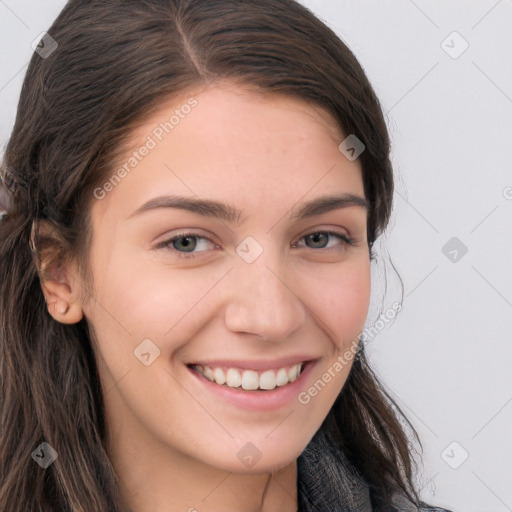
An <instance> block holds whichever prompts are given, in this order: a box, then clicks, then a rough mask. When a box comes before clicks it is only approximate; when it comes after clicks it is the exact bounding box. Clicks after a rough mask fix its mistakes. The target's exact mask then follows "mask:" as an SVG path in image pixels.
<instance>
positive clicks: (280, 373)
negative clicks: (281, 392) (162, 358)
mask: <svg viewBox="0 0 512 512" xmlns="http://www.w3.org/2000/svg"><path fill="white" fill-rule="evenodd" d="M303 366H304V363H299V364H295V365H293V366H291V367H287V368H279V370H277V371H275V370H265V371H264V372H261V373H260V374H259V373H258V372H256V371H254V370H244V371H242V372H241V371H240V370H238V369H237V368H228V369H227V371H224V370H223V369H222V368H218V367H217V368H211V367H209V366H204V365H194V368H195V369H196V370H197V371H198V372H199V373H200V374H201V375H203V376H204V377H206V378H207V379H208V380H210V381H211V382H216V383H217V384H219V385H221V386H223V385H225V386H228V387H230V388H239V387H242V389H245V390H247V391H252V390H255V389H266V390H271V389H275V388H276V386H285V385H286V384H288V383H290V382H293V381H294V380H296V379H297V378H298V377H299V375H300V373H301V370H302V368H303Z"/></svg>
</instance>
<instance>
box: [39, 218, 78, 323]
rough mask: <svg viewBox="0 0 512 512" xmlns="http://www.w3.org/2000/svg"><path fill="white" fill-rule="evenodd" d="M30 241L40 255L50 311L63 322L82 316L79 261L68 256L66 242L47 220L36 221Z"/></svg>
mask: <svg viewBox="0 0 512 512" xmlns="http://www.w3.org/2000/svg"><path fill="white" fill-rule="evenodd" d="M30 244H31V247H32V250H33V251H34V253H35V255H36V256H37V259H36V261H37V262H38V263H37V266H38V273H39V279H40V281H41V288H42V290H43V293H44V296H45V300H46V304H47V307H48V312H49V313H50V315H51V316H52V317H53V318H54V319H55V320H57V321H58V322H60V323H63V324H75V323H77V322H79V321H80V320H81V319H82V318H83V309H82V303H81V297H82V294H81V284H80V280H79V278H78V268H77V265H76V263H75V262H72V261H69V258H66V257H65V251H66V242H65V241H64V240H63V239H62V238H61V237H59V236H58V234H57V232H56V230H55V229H54V228H52V227H51V226H50V224H48V223H47V222H46V221H38V223H37V225H36V224H35V223H34V224H33V228H32V235H31V239H30Z"/></svg>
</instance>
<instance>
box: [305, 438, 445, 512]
mask: <svg viewBox="0 0 512 512" xmlns="http://www.w3.org/2000/svg"><path fill="white" fill-rule="evenodd" d="M297 498H298V507H299V508H298V512H372V511H373V508H372V504H371V500H370V489H369V487H368V484H367V483H366V482H365V480H363V478H362V477H361V476H360V475H359V473H358V472H357V470H356V469H355V468H354V466H352V465H351V464H350V462H349V461H348V460H347V458H346V457H345V455H344V454H343V452H342V451H341V450H338V449H337V448H336V447H335V445H334V443H333V441H332V438H331V437H330V435H329V433H328V432H325V431H323V430H322V429H320V430H319V431H318V432H316V434H315V435H314V436H313V438H312V439H311V441H310V442H309V444H308V445H307V446H306V448H305V449H304V451H303V452H302V453H301V455H300V456H299V458H298V459H297ZM389 512H450V511H449V510H445V509H442V508H432V507H422V508H418V507H416V506H415V505H414V504H413V503H411V502H410V501H409V500H408V499H407V497H406V496H404V495H400V496H397V497H396V499H395V500H394V510H389Z"/></svg>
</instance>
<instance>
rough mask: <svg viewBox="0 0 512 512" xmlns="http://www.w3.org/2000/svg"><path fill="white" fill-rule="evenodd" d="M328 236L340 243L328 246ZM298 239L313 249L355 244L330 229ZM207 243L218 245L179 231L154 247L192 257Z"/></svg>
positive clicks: (184, 257)
mask: <svg viewBox="0 0 512 512" xmlns="http://www.w3.org/2000/svg"><path fill="white" fill-rule="evenodd" d="M329 237H331V238H337V239H338V241H341V244H338V245H337V246H336V245H334V246H333V245H331V246H330V247H329V245H328V244H329ZM300 240H305V241H306V244H308V242H309V243H312V244H313V246H311V245H307V247H309V248H310V249H313V250H315V251H317V250H320V249H328V250H330V249H336V247H338V248H340V247H341V248H344V247H347V246H352V245H355V241H354V240H353V239H352V238H349V237H348V236H347V235H345V234H344V233H338V232H336V231H330V230H325V231H314V232H312V233H309V234H307V235H304V236H303V237H301V238H300ZM209 243H210V244H212V245H213V246H214V247H215V248H218V247H219V246H218V245H217V244H216V243H215V242H213V241H212V240H210V239H209V238H207V237H205V236H201V235H199V234H198V233H194V232H184V233H179V234H177V235H175V236H173V237H172V238H169V239H168V240H164V241H163V242H160V243H159V244H158V245H157V246H156V249H166V250H170V251H171V252H174V253H175V254H176V256H177V257H178V258H183V259H193V258H196V257H197V256H196V253H198V252H205V251H207V250H208V244H209ZM297 246H298V245H297V243H295V244H293V245H292V248H296V247H297ZM198 248H202V249H203V250H196V249H198Z"/></svg>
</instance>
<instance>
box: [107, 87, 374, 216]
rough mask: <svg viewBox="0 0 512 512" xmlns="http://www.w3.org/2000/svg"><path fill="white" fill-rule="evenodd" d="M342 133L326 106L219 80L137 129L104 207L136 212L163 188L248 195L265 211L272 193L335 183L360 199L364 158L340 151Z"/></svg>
mask: <svg viewBox="0 0 512 512" xmlns="http://www.w3.org/2000/svg"><path fill="white" fill-rule="evenodd" d="M344 138H345V135H344V134H343V132H342V131H341V129H340V128H339V126H338V125H337V123H336V122H335V121H334V119H333V118H332V116H331V115H330V114H329V112H327V110H325V109H323V108H322V107H319V106H317V105H312V104H308V103H306V102H304V101H302V100H300V99H297V98H294V97H290V96H285V95H281V94H259V93H256V92H254V91H251V90H249V89H248V88H246V87H242V86H238V85H233V84H222V83H221V84H216V85H213V86H212V85H210V86H208V87H203V88H201V89H196V90H190V91H187V92H184V93H183V94H181V95H180V96H177V97H175V98H173V99H170V100H169V101H166V102H163V103H162V104H161V106H159V108H158V110H157V111H155V112H154V113H152V114H151V115H150V116H149V117H148V118H147V119H145V120H144V122H143V123H142V124H140V125H139V126H138V128H137V129H136V130H134V132H133V133H132V136H131V137H130V139H129V141H128V142H129V146H127V147H129V149H127V151H126V153H125V154H124V155H123V156H122V158H120V159H119V160H118V161H117V162H116V165H115V166H114V168H113V169H112V172H113V174H115V173H116V169H120V168H122V167H123V166H124V168H125V170H126V171H127V172H124V173H122V174H123V175H124V177H123V179H122V180H120V181H119V180H116V181H118V183H116V185H115V186H114V187H113V190H112V191H110V192H109V193H108V194H107V197H106V198H105V200H103V201H102V203H103V204H102V206H100V207H103V208H106V207H107V204H108V203H111V202H112V203H115V202H127V203H130V206H131V207H132V209H135V208H136V207H137V205H138V203H141V201H143V200H144V199H147V198H148V197H149V196H151V195H152V194H153V195H157V194H161V193H165V192H168V193H180V194H188V195H198V196H201V197H207V198H208V197H212V198H213V196H215V198H218V199H220V198H221V196H222V198H224V199H226V198H229V199H231V200H232V201H236V200H237V199H238V200H239V201H241V203H242V204H241V207H242V208H243V206H244V204H245V203H249V202H250V201H248V197H249V195H250V196H252V198H253V199H254V200H255V203H254V204H255V206H256V205H259V207H260V208H261V207H262V206H263V203H262V202H261V200H262V199H263V197H264V196H265V197H267V196H269V195H272V194H274V199H276V198H277V199H278V200H279V201H281V202H285V201H287V200H288V199H289V200H290V201H294V202H295V201H297V200H298V199H299V198H300V197H301V196H303V195H305V194H307V193H308V192H309V191H311V192H322V191H324V192H329V191H330V189H333V188H336V190H337V191H340V192H346V193H353V194H359V195H362V196H363V195H364V192H363V185H362V177H361V167H360V163H359V161H358V160H356V161H349V160H347V159H346V158H345V157H344V156H343V155H342V154H341V152H340V151H339V149H338V145H339V143H340V142H341V141H342V140H343V139H344ZM148 148H149V149H148ZM142 153H144V155H143V156H141V154H142ZM107 180H108V177H107ZM278 190H279V192H277V191H278ZM122 208H123V207H122V205H121V206H120V209H122Z"/></svg>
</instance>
